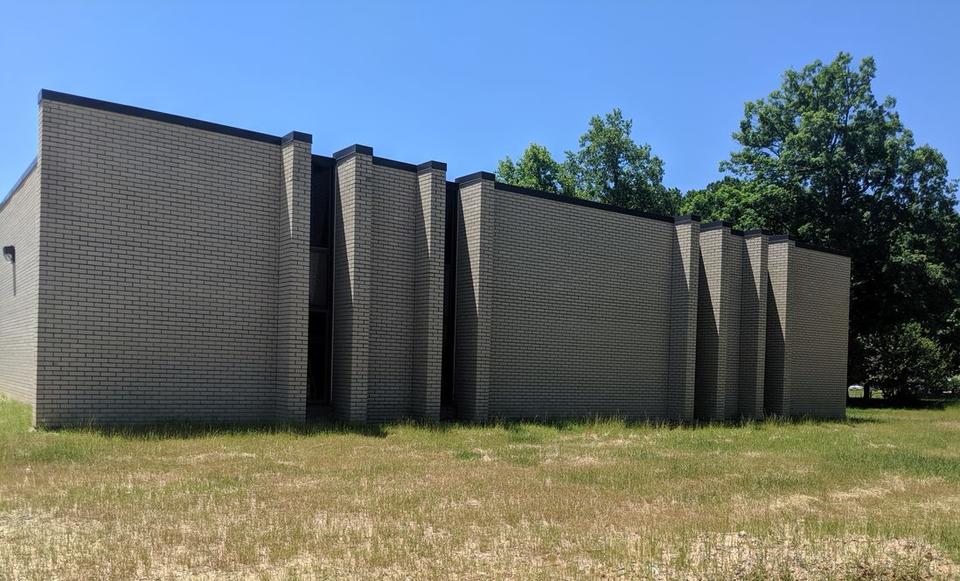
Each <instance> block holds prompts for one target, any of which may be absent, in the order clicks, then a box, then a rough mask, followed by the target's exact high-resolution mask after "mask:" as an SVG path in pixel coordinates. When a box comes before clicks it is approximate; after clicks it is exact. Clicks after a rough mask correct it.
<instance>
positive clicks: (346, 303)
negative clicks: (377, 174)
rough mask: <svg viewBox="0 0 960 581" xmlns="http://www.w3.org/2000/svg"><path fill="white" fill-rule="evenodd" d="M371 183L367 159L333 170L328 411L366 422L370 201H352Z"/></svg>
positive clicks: (349, 161)
mask: <svg viewBox="0 0 960 581" xmlns="http://www.w3.org/2000/svg"><path fill="white" fill-rule="evenodd" d="M372 179H373V167H372V158H371V156H369V155H361V154H356V155H353V156H351V157H349V158H347V159H345V160H341V161H340V162H338V164H337V177H336V180H337V204H336V214H337V215H336V223H335V227H334V229H335V234H336V236H335V242H334V276H333V279H334V280H333V407H334V410H335V411H336V413H337V415H338V417H340V418H341V419H343V420H347V421H351V422H365V421H367V385H368V381H369V368H370V365H369V361H370V336H369V329H370V291H371V288H370V285H371V276H372V269H371V266H370V265H371V262H370V261H371V259H370V256H371V252H372V244H371V232H370V230H371V224H372V221H373V220H372V216H371V214H372V210H371V206H372V199H370V198H369V197H368V196H360V195H357V192H358V191H364V190H367V189H369V188H370V187H371V186H369V185H368V183H369V182H370V181H372Z"/></svg>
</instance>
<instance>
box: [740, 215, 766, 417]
mask: <svg viewBox="0 0 960 581" xmlns="http://www.w3.org/2000/svg"><path fill="white" fill-rule="evenodd" d="M742 258H743V265H742V266H741V270H740V272H741V292H742V294H741V297H740V361H739V368H740V375H739V389H740V393H739V401H738V404H739V406H738V409H739V414H740V415H741V416H743V417H748V418H758V417H761V416H762V415H763V381H764V362H765V361H766V346H767V286H768V284H769V283H768V280H767V279H768V274H767V260H768V242H767V237H766V236H763V235H761V234H759V233H754V234H750V233H748V234H747V236H746V238H745V241H744V249H743V257H742Z"/></svg>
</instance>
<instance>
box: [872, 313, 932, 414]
mask: <svg viewBox="0 0 960 581" xmlns="http://www.w3.org/2000/svg"><path fill="white" fill-rule="evenodd" d="M863 344H864V347H865V349H864V351H865V353H866V357H865V361H864V385H865V386H869V387H870V388H872V389H878V390H880V392H881V393H883V396H884V397H885V398H889V399H893V400H911V399H914V398H916V397H918V396H923V395H927V396H936V395H940V394H941V393H942V392H943V390H944V389H945V388H946V386H947V384H948V381H949V379H950V377H949V369H948V366H947V357H945V355H944V353H943V352H942V349H941V347H940V345H939V344H938V343H937V341H935V340H934V339H933V338H932V337H930V336H929V334H927V333H926V332H925V331H924V330H923V327H921V326H920V324H919V323H916V322H913V323H906V324H904V325H900V326H898V327H895V328H893V329H890V330H887V331H885V332H883V333H876V334H873V335H867V336H866V337H864V338H863Z"/></svg>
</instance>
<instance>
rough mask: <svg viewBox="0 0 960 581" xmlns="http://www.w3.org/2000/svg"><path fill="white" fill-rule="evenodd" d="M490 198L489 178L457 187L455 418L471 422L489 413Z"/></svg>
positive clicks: (491, 215)
mask: <svg viewBox="0 0 960 581" xmlns="http://www.w3.org/2000/svg"><path fill="white" fill-rule="evenodd" d="M493 196H494V193H493V182H491V181H488V180H483V181H477V182H474V183H472V184H463V185H461V186H460V203H459V204H458V206H459V212H460V215H459V216H458V217H457V219H458V220H459V223H458V225H457V291H456V301H457V310H456V313H457V320H456V339H455V341H456V355H455V368H454V375H455V384H456V386H455V398H456V404H457V413H458V414H459V416H460V417H461V418H463V419H467V420H474V421H486V420H487V419H488V418H489V411H490V364H491V361H490V360H491V318H492V309H493V275H494V271H493V254H494V247H493V245H492V244H490V243H489V241H490V240H491V239H492V238H493V236H494V230H493V228H494V221H493V202H494V198H493Z"/></svg>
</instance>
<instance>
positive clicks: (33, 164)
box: [0, 158, 37, 212]
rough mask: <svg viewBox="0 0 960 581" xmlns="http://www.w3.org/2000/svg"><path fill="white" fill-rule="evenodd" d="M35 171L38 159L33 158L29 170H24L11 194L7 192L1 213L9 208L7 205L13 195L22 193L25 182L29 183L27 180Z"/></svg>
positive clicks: (1, 205)
mask: <svg viewBox="0 0 960 581" xmlns="http://www.w3.org/2000/svg"><path fill="white" fill-rule="evenodd" d="M35 169H37V158H33V161H31V162H30V165H28V166H27V169H25V170H23V173H22V174H20V177H19V178H18V179H17V182H16V183H15V184H13V187H12V188H10V191H9V192H7V197H6V198H4V199H3V201H2V202H0V212H2V211H3V209H4V208H6V207H7V204H8V203H9V202H10V200H12V199H13V195H14V194H16V193H17V192H19V191H20V188H21V187H23V182H25V181H27V178H28V177H30V174H32V173H33V170H35Z"/></svg>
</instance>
